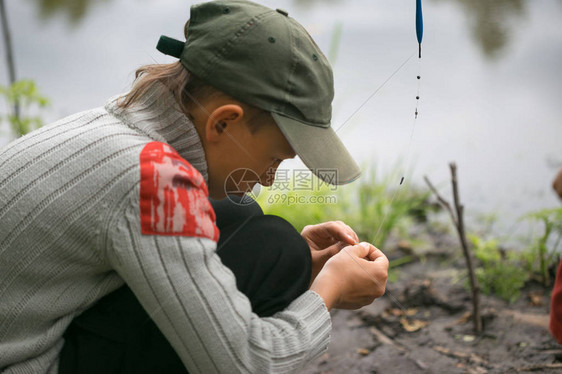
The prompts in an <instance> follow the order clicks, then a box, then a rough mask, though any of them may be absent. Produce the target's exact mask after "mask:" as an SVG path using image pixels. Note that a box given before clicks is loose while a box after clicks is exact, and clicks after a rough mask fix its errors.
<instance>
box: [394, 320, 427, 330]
mask: <svg viewBox="0 0 562 374" xmlns="http://www.w3.org/2000/svg"><path fill="white" fill-rule="evenodd" d="M400 324H402V327H403V328H404V330H406V331H408V332H414V331H418V330H420V329H422V328H424V327H425V326H427V325H428V324H429V322H427V321H421V320H419V319H413V320H408V319H406V318H404V317H402V318H400Z"/></svg>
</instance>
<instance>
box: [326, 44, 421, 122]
mask: <svg viewBox="0 0 562 374" xmlns="http://www.w3.org/2000/svg"><path fill="white" fill-rule="evenodd" d="M414 55H415V53H412V54H411V55H410V56H409V57H408V58H407V59H406V60H404V62H403V63H402V64H401V65H400V66H399V67H398V69H396V70H395V71H394V72H393V73H392V74H390V76H389V77H388V78H386V80H385V81H384V82H382V84H381V85H380V86H378V87H377V89H376V90H375V91H374V92H373V93H372V94H371V95H370V96H369V97H368V98H367V100H365V101H364V102H363V103H362V104H361V105H359V107H358V108H357V109H355V111H354V112H353V113H351V115H350V116H349V117H348V118H347V119H346V120H345V121H344V122H343V123H342V124H341V125H340V126H339V127H338V128H337V129H336V132H338V131H340V130H341V129H342V127H344V126H345V124H346V123H348V122H349V120H350V119H352V118H353V117H354V116H355V115H356V114H357V113H358V112H359V111H360V110H361V109H362V108H363V107H364V106H365V105H366V104H367V103H368V102H369V101H370V100H371V99H372V98H373V97H374V96H375V95H376V94H377V93H378V92H379V91H380V90H381V89H382V88H383V87H384V86H385V85H386V84H387V83H388V81H390V80H391V79H392V77H394V76H395V75H396V74H397V73H398V72H399V71H400V70H402V68H403V67H404V65H406V63H407V62H408V61H410V59H411V58H412V57H414Z"/></svg>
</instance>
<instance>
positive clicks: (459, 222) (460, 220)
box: [424, 163, 482, 333]
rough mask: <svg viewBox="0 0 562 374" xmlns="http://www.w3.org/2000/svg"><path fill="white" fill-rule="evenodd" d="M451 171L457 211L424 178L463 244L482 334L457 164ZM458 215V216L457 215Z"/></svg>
mask: <svg viewBox="0 0 562 374" xmlns="http://www.w3.org/2000/svg"><path fill="white" fill-rule="evenodd" d="M449 167H450V169H451V182H452V185H453V199H454V203H455V211H453V209H452V208H451V204H449V202H448V201H447V200H445V199H444V198H443V197H442V196H441V195H440V194H439V192H438V191H437V189H436V188H435V187H434V186H433V184H432V183H431V182H430V181H429V179H428V178H427V177H424V179H425V182H426V183H427V185H428V186H429V189H430V190H431V191H432V192H433V193H434V194H435V196H436V197H437V200H438V201H439V203H440V204H441V205H442V206H443V207H444V208H445V209H447V211H448V212H449V215H450V216H451V219H452V221H453V224H454V225H455V228H456V229H457V234H458V235H459V240H460V242H461V247H462V250H463V254H464V258H465V260H466V267H467V268H468V274H469V279H470V289H471V294H472V319H473V323H474V331H475V332H476V333H481V332H482V318H481V316H480V286H479V285H478V279H477V278H476V273H475V271H474V265H473V261H472V254H471V252H470V249H469V247H468V242H467V240H466V232H465V229H464V217H463V214H464V206H463V205H462V204H461V202H460V197H459V189H458V183H457V166H456V165H455V163H451V164H449ZM455 213H456V214H455Z"/></svg>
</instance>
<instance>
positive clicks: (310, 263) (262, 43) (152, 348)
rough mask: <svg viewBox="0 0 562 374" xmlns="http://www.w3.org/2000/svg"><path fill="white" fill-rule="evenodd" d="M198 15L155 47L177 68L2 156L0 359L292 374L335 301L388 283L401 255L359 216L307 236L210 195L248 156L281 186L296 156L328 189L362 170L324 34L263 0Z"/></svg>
mask: <svg viewBox="0 0 562 374" xmlns="http://www.w3.org/2000/svg"><path fill="white" fill-rule="evenodd" d="M188 23H189V24H188V25H186V39H187V40H186V42H185V43H183V42H178V41H174V40H173V39H170V38H165V37H164V38H162V39H161V43H160V44H159V49H160V50H161V51H164V52H165V53H168V54H171V55H173V56H176V57H178V58H179V59H180V62H179V63H175V64H170V65H152V66H148V67H143V68H141V69H139V71H138V72H137V78H138V79H137V81H136V82H135V85H134V87H133V90H132V91H131V92H130V93H128V94H126V95H124V96H122V97H118V98H115V99H113V100H110V101H109V102H108V104H107V105H106V106H105V107H104V108H97V109H93V110H91V111H87V112H83V113H79V114H76V115H74V116H71V117H69V118H66V119H63V120H61V121H59V122H57V123H55V124H53V125H51V126H47V127H45V128H42V129H40V130H39V131H36V132H34V133H31V134H29V135H28V136H26V137H23V138H21V139H18V140H17V141H15V142H14V143H11V144H10V145H8V146H6V147H5V148H3V149H2V150H0V220H1V222H2V225H1V227H0V295H1V298H2V303H1V304H0V316H1V319H0V368H1V369H2V370H4V371H3V372H5V373H29V372H33V373H88V372H97V373H101V372H103V373H109V372H119V373H123V372H131V373H142V372H147V373H148V372H152V373H154V372H166V373H175V372H178V373H180V372H184V373H185V372H186V370H188V371H189V372H191V373H235V372H250V373H266V372H296V371H298V370H300V369H302V367H303V366H304V365H306V363H308V362H310V361H311V360H313V359H314V358H316V357H318V356H319V355H320V354H321V353H322V352H323V351H324V350H325V349H326V347H327V344H328V339H329V333H330V317H329V313H328V311H329V310H330V309H331V308H334V307H339V308H357V307H361V306H363V305H366V304H368V303H370V302H372V301H373V299H374V298H376V297H379V296H381V295H382V294H383V293H384V287H385V283H386V275H387V267H388V261H387V259H386V257H385V256H384V255H383V254H382V253H381V251H379V250H378V249H376V248H375V247H373V246H372V245H370V244H368V243H361V244H357V236H356V235H355V233H354V232H353V230H351V229H350V228H349V227H347V226H346V225H345V224H343V223H341V222H330V223H326V224H320V225H315V226H309V227H307V228H305V229H304V230H303V232H302V233H301V234H302V236H301V235H299V234H298V233H296V232H294V229H292V228H291V227H290V225H288V224H287V223H286V222H285V221H283V220H281V219H279V218H278V217H269V216H263V215H261V214H260V213H261V211H260V210H259V208H258V207H256V206H236V205H233V204H231V203H230V202H229V200H224V201H218V202H213V206H211V204H210V203H209V200H208V199H207V197H208V196H210V197H211V198H213V199H215V200H220V199H223V198H224V197H225V195H226V193H225V191H233V190H234V187H235V186H234V185H232V184H233V181H232V178H228V177H229V175H231V174H232V173H233V172H234V171H235V170H237V169H240V168H245V169H249V170H252V171H253V172H255V173H256V174H257V175H258V176H259V182H260V183H262V184H264V185H270V184H271V183H272V182H273V180H272V176H273V175H274V173H275V169H276V168H277V166H278V165H279V163H280V162H281V160H283V159H286V158H291V157H294V156H295V154H298V155H299V156H300V157H301V158H302V160H303V161H304V163H305V164H306V165H307V166H308V167H309V168H311V170H312V171H313V172H314V173H315V174H316V175H318V177H319V178H322V179H324V180H325V181H327V182H330V183H333V184H343V183H348V182H351V181H352V180H354V179H356V178H357V177H358V176H359V169H358V167H357V165H356V164H355V162H354V161H353V160H352V158H351V157H350V155H349V153H348V152H347V150H346V149H345V148H344V147H343V145H342V143H341V142H340V141H339V139H338V138H337V136H336V135H335V133H334V132H333V130H332V129H331V127H330V118H331V100H332V97H333V82H332V73H331V69H330V67H329V65H328V63H327V61H326V59H325V57H324V56H323V55H322V53H321V52H320V51H319V50H318V48H317V46H316V45H315V43H314V42H313V41H312V39H311V38H310V36H309V35H308V34H307V33H306V31H305V30H304V29H303V28H302V26H300V25H299V24H298V23H296V22H295V21H294V20H292V19H291V18H289V17H288V14H287V13H286V12H285V11H282V10H277V11H274V10H271V9H268V8H265V7H263V6H260V5H258V4H254V3H251V2H248V1H216V2H210V3H204V4H200V5H197V6H193V7H192V9H191V17H190V21H189V22H188ZM334 171H336V173H334ZM256 182H258V181H255V182H253V183H251V184H255V183H256ZM251 184H249V185H248V186H247V187H248V188H251V187H252V185H251ZM215 210H216V212H217V215H216V216H215ZM215 220H216V221H217V222H216V224H215ZM217 225H218V226H219V227H218V228H217ZM219 228H220V230H221V231H220V239H219ZM217 242H218V243H217ZM219 256H220V257H219ZM225 265H226V266H225ZM241 291H242V292H241ZM139 302H140V304H139Z"/></svg>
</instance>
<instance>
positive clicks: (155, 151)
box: [140, 142, 219, 242]
mask: <svg viewBox="0 0 562 374" xmlns="http://www.w3.org/2000/svg"><path fill="white" fill-rule="evenodd" d="M140 166H141V167H140V170H141V181H140V217H141V230H142V233H143V234H152V235H181V236H196V237H202V238H209V239H211V240H214V241H215V242H216V241H217V240H218V238H219V230H218V228H217V227H216V225H215V221H216V216H215V212H214V211H213V208H212V207H211V204H210V203H209V200H207V197H208V196H209V192H208V190H207V185H206V184H205V180H204V179H203V176H202V175H201V173H199V171H197V170H196V169H195V168H194V167H193V166H191V165H190V164H189V162H187V161H186V160H185V159H183V158H182V157H181V156H180V155H179V153H178V152H177V151H176V150H175V149H174V148H172V147H170V146H169V145H168V144H165V143H161V142H151V143H148V144H147V145H146V146H145V147H144V148H143V150H142V151H141V154H140Z"/></svg>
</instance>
